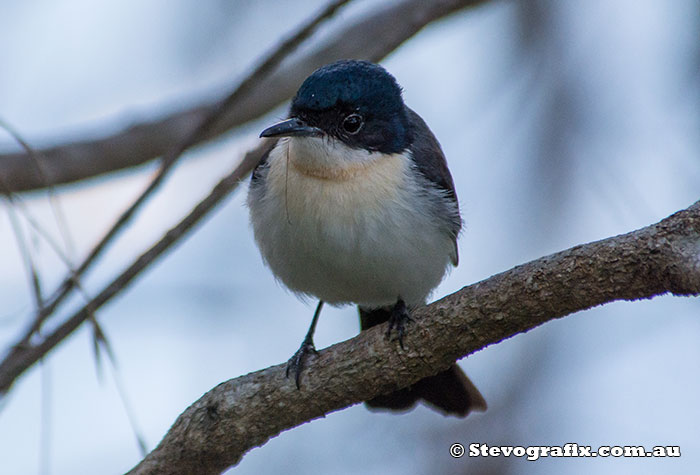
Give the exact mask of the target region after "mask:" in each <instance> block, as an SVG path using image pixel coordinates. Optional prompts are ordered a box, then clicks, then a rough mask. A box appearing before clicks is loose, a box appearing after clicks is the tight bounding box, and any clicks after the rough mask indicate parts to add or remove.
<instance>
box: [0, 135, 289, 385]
mask: <svg viewBox="0 0 700 475" xmlns="http://www.w3.org/2000/svg"><path fill="white" fill-rule="evenodd" d="M274 143H275V141H274V140H261V141H260V143H259V144H258V146H257V147H255V148H253V149H252V150H250V151H248V152H247V153H246V154H245V156H244V157H243V160H241V162H240V163H239V164H238V165H237V166H236V168H234V170H233V171H231V173H229V174H228V175H226V176H225V177H224V178H222V179H221V181H219V183H217V184H216V186H214V188H213V189H212V190H211V192H210V193H209V194H208V195H207V196H206V197H205V198H204V199H203V200H202V201H200V202H199V203H197V205H196V206H195V207H194V208H193V209H192V210H191V211H190V212H189V213H188V214H187V215H186V216H185V217H184V218H183V219H182V220H181V221H180V222H179V223H178V224H177V225H175V226H174V227H173V228H172V229H170V230H169V231H168V232H167V233H165V235H164V236H163V237H162V238H161V239H160V240H158V241H157V242H156V243H155V244H153V246H151V247H150V248H149V249H148V250H147V251H146V252H144V253H143V254H141V255H140V256H138V257H137V258H136V259H135V260H134V261H133V262H132V263H131V264H130V265H129V266H128V267H127V268H126V269H125V270H123V271H122V272H121V273H120V274H119V275H118V276H117V277H115V278H114V279H113V280H112V281H111V282H110V283H109V284H107V286H105V287H104V288H103V289H102V291H101V292H100V293H98V294H97V295H96V296H95V297H93V298H92V299H91V300H89V301H88V302H87V303H86V304H85V305H84V306H83V307H82V308H81V309H80V310H78V311H77V312H76V313H74V314H73V315H72V316H71V317H69V318H68V319H66V320H65V321H64V322H63V323H61V324H60V325H57V327H56V328H54V329H52V330H51V332H50V333H48V334H45V335H37V337H36V338H34V340H36V341H30V340H29V339H28V338H27V335H24V336H23V337H21V338H20V340H19V341H18V342H17V343H15V344H14V345H12V347H11V350H10V351H9V352H8V354H7V355H6V356H5V357H4V358H3V360H2V362H0V396H2V395H3V394H5V393H7V392H8V391H9V390H10V387H11V386H12V384H13V383H14V382H15V381H16V380H17V378H18V377H19V376H20V375H21V374H22V373H24V372H25V371H26V370H27V369H29V368H30V367H31V366H32V365H34V363H36V362H37V361H39V360H40V359H41V358H42V357H43V356H44V355H46V354H47V353H48V352H49V351H51V350H52V349H53V348H54V347H55V346H56V345H58V344H59V343H60V342H61V341H62V340H63V339H64V338H66V337H68V335H70V334H71V333H73V331H75V330H76V329H77V328H78V327H79V326H80V325H81V324H82V323H83V322H85V321H86V320H87V319H88V318H90V316H91V315H92V314H93V313H94V312H95V311H96V310H97V309H98V308H100V307H101V306H102V305H104V304H106V303H107V302H109V301H110V300H111V299H112V298H113V297H115V296H116V295H118V294H119V293H120V292H122V291H123V290H124V289H126V288H127V287H128V285H129V284H130V283H131V282H132V281H133V280H134V279H135V278H136V277H137V276H138V275H139V274H140V273H141V272H143V271H144V270H145V269H146V268H148V267H149V266H150V265H151V264H153V263H154V262H155V261H156V260H157V259H158V257H160V256H161V255H162V254H163V253H164V252H165V251H166V250H168V249H169V248H170V247H171V246H173V245H174V244H175V243H177V242H179V241H180V240H181V239H183V238H184V237H185V236H186V235H187V233H188V232H190V231H191V230H192V229H193V228H194V227H195V226H196V225H197V223H199V222H200V221H201V220H202V219H203V218H204V217H205V216H207V215H208V214H209V213H210V212H211V211H212V210H213V209H214V208H215V207H216V206H217V205H218V204H219V203H220V202H221V201H222V200H223V199H224V198H226V197H227V196H229V195H230V194H231V192H232V191H233V190H235V189H236V187H238V185H239V184H240V183H241V181H242V180H243V179H244V178H245V177H246V176H248V174H249V173H250V172H251V170H252V169H253V168H254V167H255V165H256V164H257V163H258V162H259V161H260V159H261V158H262V156H263V155H264V154H265V153H266V152H267V151H268V149H269V148H270V147H271V146H272V145H273V144H274Z"/></svg>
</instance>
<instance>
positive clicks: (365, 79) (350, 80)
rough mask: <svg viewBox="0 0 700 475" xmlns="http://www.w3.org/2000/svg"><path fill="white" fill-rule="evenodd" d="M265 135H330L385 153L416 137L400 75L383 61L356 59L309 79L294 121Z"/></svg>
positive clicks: (294, 109)
mask: <svg viewBox="0 0 700 475" xmlns="http://www.w3.org/2000/svg"><path fill="white" fill-rule="evenodd" d="M283 124H284V125H283ZM262 135H263V136H267V137H269V136H285V135H287V136H289V135H296V136H300V135H307V136H309V135H316V136H318V135H328V136H330V137H333V138H336V139H338V140H341V141H342V142H343V143H345V144H346V145H348V146H350V147H353V148H360V149H365V150H370V151H379V152H383V153H398V152H401V151H403V150H405V149H406V147H407V146H408V144H409V142H410V135H409V127H408V115H407V112H406V107H405V106H404V103H403V99H402V98H401V87H400V86H399V85H398V84H397V83H396V79H394V77H393V76H392V75H391V74H389V73H388V72H387V71H386V70H385V69H384V68H382V67H381V66H379V65H377V64H373V63H370V62H367V61H354V60H342V61H337V62H335V63H332V64H329V65H327V66H324V67H322V68H320V69H318V70H316V71H315V72H314V73H313V74H311V76H309V77H308V78H306V80H305V81H304V83H303V84H302V85H301V87H300V88H299V91H297V94H296V96H294V99H292V107H291V111H290V120H289V121H285V122H283V123H280V124H277V125H275V126H272V127H270V128H269V129H266V130H265V131H263V133H262Z"/></svg>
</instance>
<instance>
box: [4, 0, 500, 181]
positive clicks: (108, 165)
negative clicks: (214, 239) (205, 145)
mask: <svg viewBox="0 0 700 475" xmlns="http://www.w3.org/2000/svg"><path fill="white" fill-rule="evenodd" d="M485 1H486V0H432V1H430V2H426V1H424V0H402V1H400V2H397V3H392V4H390V5H388V6H384V7H381V8H377V9H376V10H374V11H372V12H371V13H369V14H368V15H367V16H364V17H362V18H360V19H358V20H357V21H356V22H354V23H352V24H350V25H341V26H340V27H339V28H338V30H337V31H336V32H335V33H333V34H331V35H329V37H328V38H327V39H326V40H325V41H324V42H323V43H321V44H319V45H316V46H314V47H312V48H310V49H309V50H308V51H306V52H303V53H298V54H295V55H293V56H291V57H290V58H288V59H286V60H285V61H284V62H283V63H282V64H281V65H280V67H278V68H276V69H275V70H274V71H273V72H271V73H270V74H265V75H263V76H262V77H258V78H256V81H255V82H254V83H252V84H251V85H250V87H249V88H248V89H247V90H246V91H245V94H241V95H240V97H239V98H238V99H239V100H238V102H237V104H236V107H235V108H231V109H229V110H227V111H226V113H225V114H223V115H222V116H221V117H220V118H219V119H218V120H217V123H216V124H214V125H213V126H212V127H209V128H208V129H207V130H206V131H205V133H202V134H198V135H197V136H196V137H195V139H194V140H192V141H191V143H188V144H187V146H186V147H185V148H189V147H191V146H194V145H197V144H199V143H202V142H205V141H207V140H211V139H212V138H214V137H217V136H219V135H221V134H222V133H224V132H226V131H228V130H230V129H232V128H233V127H236V126H238V125H241V124H243V123H245V122H248V121H250V120H252V119H255V118H257V117H260V116H262V115H263V114H265V113H267V112H269V111H270V110H272V109H273V108H274V107H276V106H278V105H279V104H281V103H282V102H284V101H285V100H287V99H289V98H290V97H291V96H292V95H293V94H294V92H295V91H296V89H297V88H298V87H299V84H301V82H302V81H303V80H304V79H305V78H306V77H307V76H308V75H309V74H310V73H311V72H312V71H314V70H315V69H317V68H318V67H320V66H322V65H324V64H326V63H329V62H331V61H334V60H336V59H340V58H358V59H369V60H372V61H379V60H380V59H382V58H383V57H385V56H386V55H387V54H389V53H391V52H392V51H393V50H394V49H396V48H397V47H398V46H399V45H400V44H401V43H403V42H404V41H406V40H407V39H408V38H410V37H411V36H413V35H414V34H416V33H417V32H418V31H420V30H421V29H422V28H423V27H424V26H425V25H427V24H428V23H430V22H433V21H435V20H437V19H440V18H443V17H445V16H446V15H449V14H450V13H453V12H455V11H456V10H459V9H461V8H465V7H468V6H473V5H476V4H479V3H483V2H485ZM334 3H344V2H334ZM224 100H225V99H224V98H223V97H222V98H220V99H218V100H215V101H213V104H218V103H220V102H222V101H224ZM215 107H216V105H211V104H207V105H197V106H194V107H192V108H190V109H187V110H184V111H180V112H177V113H174V114H172V115H169V116H167V117H164V118H161V119H157V120H154V121H144V122H141V123H137V124H133V125H131V126H130V127H128V128H126V129H124V130H121V131H119V132H117V133H115V134H114V135H110V136H108V137H102V138H99V139H95V140H86V141H80V142H71V143H66V144H59V145H54V146H51V147H47V148H44V149H41V150H37V156H38V157H39V158H40V160H41V162H42V169H43V172H44V175H45V177H46V179H44V178H42V177H41V176H39V175H37V174H36V172H35V170H32V168H31V167H28V166H27V161H26V159H27V156H26V154H24V153H9V154H4V155H0V177H3V178H4V179H5V181H6V182H7V183H8V184H11V185H12V191H15V192H19V191H29V190H35V189H41V188H45V187H47V186H49V185H57V184H62V183H70V182H75V181H79V180H83V179H86V178H90V177H93V176H97V175H101V174H104V173H108V172H112V171H116V170H121V169H124V168H128V167H133V166H136V165H140V164H142V163H144V162H146V161H148V160H151V159H153V158H155V157H158V156H162V155H164V154H166V153H167V152H168V151H171V150H172V146H173V144H174V143H179V142H180V141H181V140H182V138H183V137H185V136H187V135H188V134H189V133H191V131H192V130H193V128H194V127H195V126H196V124H198V123H201V121H202V120H204V119H205V118H206V117H208V116H209V115H210V114H211V113H212V110H213V109H214V108H215ZM91 129H93V130H94V128H93V127H91ZM85 135H86V134H85Z"/></svg>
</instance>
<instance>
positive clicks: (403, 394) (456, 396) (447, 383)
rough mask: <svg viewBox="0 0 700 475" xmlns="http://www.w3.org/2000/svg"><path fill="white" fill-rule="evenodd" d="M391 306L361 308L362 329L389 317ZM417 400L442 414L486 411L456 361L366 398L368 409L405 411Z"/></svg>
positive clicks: (484, 402)
mask: <svg viewBox="0 0 700 475" xmlns="http://www.w3.org/2000/svg"><path fill="white" fill-rule="evenodd" d="M390 312H391V309H384V308H380V309H373V310H365V309H362V308H360V323H361V327H362V329H363V330H365V329H367V328H370V327H373V326H374V325H378V324H380V323H383V322H385V321H387V320H388V319H389V315H390ZM419 401H423V402H425V403H427V404H428V405H429V406H432V407H433V408H434V409H436V410H437V411H439V412H441V413H443V414H445V415H454V416H458V417H466V416H467V415H468V414H469V413H470V412H471V411H485V410H486V401H485V400H484V397H483V396H482V395H481V393H480V392H479V390H478V389H477V388H476V386H474V384H473V383H472V382H471V381H470V380H469V378H468V377H467V375H466V374H464V372H463V371H462V370H461V369H460V368H459V367H458V366H457V365H456V364H455V365H452V366H450V367H449V368H448V369H446V370H445V371H442V372H441V373H438V374H436V375H434V376H429V377H427V378H424V379H421V380H420V381H418V382H417V383H414V384H412V385H411V386H409V387H407V388H403V389H399V390H398V391H395V392H393V393H390V394H385V395H381V396H377V397H375V398H374V399H371V400H369V401H366V402H365V404H366V405H367V406H368V407H369V408H371V409H388V410H392V411H407V410H409V409H411V408H412V407H413V406H415V405H416V403H418V402H419Z"/></svg>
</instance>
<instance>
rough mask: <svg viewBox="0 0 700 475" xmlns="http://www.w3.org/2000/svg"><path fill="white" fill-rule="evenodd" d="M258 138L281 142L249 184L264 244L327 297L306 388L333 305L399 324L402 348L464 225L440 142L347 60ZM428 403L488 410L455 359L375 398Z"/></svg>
mask: <svg viewBox="0 0 700 475" xmlns="http://www.w3.org/2000/svg"><path fill="white" fill-rule="evenodd" d="M260 137H267V138H271V139H275V140H276V142H275V143H274V145H273V146H271V147H270V149H269V150H268V151H267V153H266V154H265V155H264V156H263V158H262V159H261V160H260V162H259V163H258V165H257V166H256V167H255V169H254V170H253V173H252V177H251V180H250V184H249V188H248V196H247V206H248V208H249V211H250V222H251V225H252V230H253V235H254V239H255V241H256V243H257V246H258V248H259V250H260V253H261V255H262V257H263V260H264V262H265V263H266V265H267V266H268V267H269V268H270V269H271V271H272V273H273V274H274V276H275V277H276V279H277V280H278V281H280V282H281V283H282V284H283V285H284V286H286V287H287V288H288V289H290V290H291V291H292V292H294V293H296V294H298V295H299V296H300V297H302V298H315V299H318V305H317V307H316V311H315V312H314V316H313V319H312V321H311V325H310V327H309V330H308V332H307V334H306V337H305V338H304V340H303V342H302V345H301V347H300V348H299V350H298V351H297V352H296V353H295V354H294V356H292V358H291V359H290V360H289V362H288V365H287V372H286V375H287V377H289V375H290V373H293V374H294V376H295V381H296V385H297V388H299V387H300V376H301V374H302V372H303V369H304V363H305V361H306V359H307V357H308V356H309V355H311V354H313V353H316V348H315V346H314V342H313V335H314V332H315V329H316V324H317V321H318V318H319V315H320V313H321V309H322V307H323V305H324V303H327V304H329V305H334V306H342V305H347V304H354V305H357V306H358V308H359V315H360V327H361V330H365V329H367V328H370V327H373V326H375V325H378V324H381V323H384V322H389V324H388V330H387V332H386V336H387V338H388V339H389V340H391V338H390V337H391V335H392V332H395V333H396V335H397V338H395V339H394V340H398V342H399V344H400V345H401V346H403V336H404V334H405V332H406V331H408V327H409V324H410V323H411V321H412V319H411V316H410V313H411V310H412V309H414V308H416V307H417V306H420V305H423V304H425V303H426V300H427V298H428V297H429V296H430V294H431V292H432V291H433V290H434V289H435V287H436V286H437V285H438V284H439V283H440V282H441V281H442V280H443V278H444V276H445V274H446V272H447V270H448V268H449V267H450V266H456V265H457V264H458V261H459V256H458V250H457V237H458V235H459V233H460V230H461V228H462V218H461V215H460V211H459V204H458V200H457V194H456V191H455V186H454V182H453V179H452V176H451V175H450V171H449V169H448V167H447V162H446V159H445V155H444V153H443V151H442V148H441V146H440V144H439V142H438V141H437V139H436V138H435V136H434V135H433V133H432V132H431V130H430V129H429V127H428V126H427V125H426V123H425V122H424V121H423V119H422V118H421V117H420V116H419V115H418V114H417V113H416V112H414V111H413V110H412V109H410V108H409V107H408V106H406V105H405V103H404V100H403V97H402V88H401V87H400V86H399V84H398V83H397V81H396V79H395V78H394V76H392V75H391V74H390V73H389V72H388V71H387V70H386V69H385V68H384V67H382V66H380V65H378V64H375V63H372V62H368V61H360V60H347V59H346V60H339V61H336V62H334V63H331V64H328V65H326V66H323V67H321V68H319V69H317V70H316V71H314V72H313V73H312V74H311V75H310V76H308V77H307V78H306V79H305V80H304V81H303V83H302V84H301V86H300V87H299V89H298V91H297V93H296V95H295V96H294V97H293V99H292V101H291V106H290V109H289V115H288V118H287V119H285V120H282V121H281V122H278V123H275V124H274V125H272V126H270V127H268V128H266V129H265V130H263V131H262V133H261V134H260ZM419 401H420V402H423V403H426V404H427V405H428V406H430V407H432V408H433V409H435V410H437V411H438V412H441V413H443V414H445V415H453V416H457V417H465V416H466V415H467V414H469V413H470V412H471V411H473V410H476V411H483V410H486V402H485V400H484V398H483V396H482V395H481V394H480V392H479V390H478V389H477V388H476V387H475V386H474V384H473V383H472V382H471V381H470V380H469V379H468V378H467V376H466V375H465V374H464V372H463V371H462V370H461V369H460V368H459V367H458V366H457V365H456V364H454V365H452V366H451V367H450V368H448V369H447V370H444V371H442V372H441V373H438V374H437V375H435V376H430V377H427V378H424V379H422V380H420V381H418V382H417V383H415V384H413V385H411V386H409V387H407V388H404V389H400V390H398V391H395V392H393V393H390V394H385V395H380V396H377V397H375V398H374V399H371V400H369V401H365V403H366V405H367V406H368V407H369V408H370V409H374V410H390V411H398V412H403V411H407V410H409V409H411V408H413V407H414V406H415V405H416V404H417V403H418V402H419Z"/></svg>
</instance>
